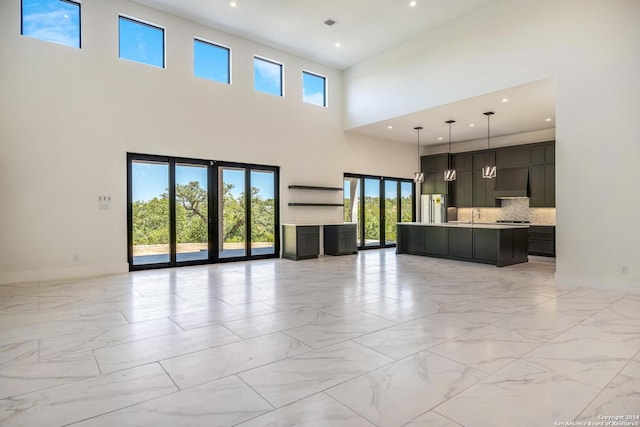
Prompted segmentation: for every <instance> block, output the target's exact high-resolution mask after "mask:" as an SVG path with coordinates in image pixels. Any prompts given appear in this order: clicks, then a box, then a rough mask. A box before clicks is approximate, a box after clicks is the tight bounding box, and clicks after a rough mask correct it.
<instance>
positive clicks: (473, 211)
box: [471, 208, 480, 225]
mask: <svg viewBox="0 0 640 427" xmlns="http://www.w3.org/2000/svg"><path fill="white" fill-rule="evenodd" d="M476 211H477V212H478V219H480V209H478V208H473V209H471V225H473V218H474V216H475V215H474V214H475V212H476Z"/></svg>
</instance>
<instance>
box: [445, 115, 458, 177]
mask: <svg viewBox="0 0 640 427" xmlns="http://www.w3.org/2000/svg"><path fill="white" fill-rule="evenodd" d="M455 122H456V121H455V120H447V121H446V122H445V123H446V124H448V125H449V155H448V156H447V165H448V166H447V170H446V171H444V180H445V181H449V182H451V181H455V180H456V170H455V169H452V168H451V125H452V124H454V123H455Z"/></svg>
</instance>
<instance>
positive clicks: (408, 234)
mask: <svg viewBox="0 0 640 427" xmlns="http://www.w3.org/2000/svg"><path fill="white" fill-rule="evenodd" d="M396 228H397V246H396V253H397V254H404V253H406V254H412V255H424V256H432V257H438V258H448V259H455V260H461V261H472V262H480V263H484V264H493V265H496V266H498V267H504V266H507V265H513V264H519V263H523V262H528V261H529V259H528V258H527V231H528V229H529V226H528V225H504V224H479V223H476V224H467V223H446V222H445V223H442V224H434V223H422V222H403V223H398V224H397V225H396Z"/></svg>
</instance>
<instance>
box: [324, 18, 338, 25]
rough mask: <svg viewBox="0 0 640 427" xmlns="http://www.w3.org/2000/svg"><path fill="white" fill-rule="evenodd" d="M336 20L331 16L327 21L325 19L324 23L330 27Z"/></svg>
mask: <svg viewBox="0 0 640 427" xmlns="http://www.w3.org/2000/svg"><path fill="white" fill-rule="evenodd" d="M335 23H336V21H334V20H333V19H331V18H329V19H327V20H326V21H324V25H328V26H329V27H330V26H332V25H333V24H335Z"/></svg>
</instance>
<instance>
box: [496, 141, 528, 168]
mask: <svg viewBox="0 0 640 427" xmlns="http://www.w3.org/2000/svg"><path fill="white" fill-rule="evenodd" d="M495 151H496V166H497V167H498V170H500V169H502V168H505V169H506V168H528V167H529V158H530V157H531V147H529V146H527V145H519V146H515V147H506V148H499V149H497V150H495Z"/></svg>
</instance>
